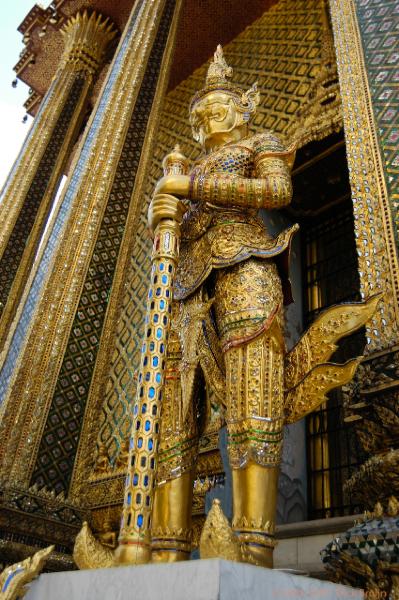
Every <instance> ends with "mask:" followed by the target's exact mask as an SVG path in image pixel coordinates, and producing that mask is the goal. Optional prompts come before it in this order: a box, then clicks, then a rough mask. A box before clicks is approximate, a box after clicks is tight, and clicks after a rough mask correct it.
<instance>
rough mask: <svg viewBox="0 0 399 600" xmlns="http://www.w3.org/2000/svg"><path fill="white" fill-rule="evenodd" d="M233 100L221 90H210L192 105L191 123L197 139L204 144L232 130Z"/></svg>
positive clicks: (233, 126)
mask: <svg viewBox="0 0 399 600" xmlns="http://www.w3.org/2000/svg"><path fill="white" fill-rule="evenodd" d="M237 116H238V114H237V108H236V106H235V104H234V100H233V99H232V97H231V96H229V95H228V94H224V93H223V92H210V93H209V94H207V95H206V96H204V98H201V100H199V101H198V102H197V103H196V104H195V105H194V107H193V109H192V113H191V124H192V126H193V130H194V132H195V137H196V138H198V141H199V142H200V143H201V144H202V145H205V143H206V141H207V140H209V139H211V138H214V139H215V138H217V136H221V135H222V134H225V133H228V132H230V131H232V130H233V129H234V128H235V127H236V126H237V121H238V119H237Z"/></svg>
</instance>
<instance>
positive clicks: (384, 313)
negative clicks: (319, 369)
mask: <svg viewBox="0 0 399 600" xmlns="http://www.w3.org/2000/svg"><path fill="white" fill-rule="evenodd" d="M330 10H331V17H332V24H333V32H334V42H335V50H336V56H337V65H338V73H339V81H340V88H341V97H342V110H343V117H344V130H345V139H346V151H347V158H348V167H349V177H350V183H351V189H352V199H353V207H354V208H353V212H354V219H355V235H356V244H357V251H358V262H359V274H360V285H361V293H362V296H363V297H364V298H367V297H369V296H371V295H372V294H375V293H376V292H378V291H382V292H384V298H383V299H382V301H381V302H380V305H379V308H378V309H377V312H376V314H375V315H374V317H373V318H372V319H371V322H370V323H369V324H368V327H367V341H368V344H367V352H368V353H372V352H377V351H379V350H383V349H386V348H389V347H390V346H393V345H394V344H396V343H397V342H398V333H399V265H398V258H397V254H396V246H395V239H394V231H393V223H392V214H391V210H390V206H389V198H388V192H387V188H386V183H385V178H384V172H383V162H382V158H381V153H380V148H379V145H378V141H377V133H376V126H375V122H374V117H373V110H372V101H371V96H370V89H369V84H368V79H367V71H366V66H365V62H364V55H363V47H362V42H361V38H360V32H359V27H358V22H357V16H356V10H355V4H354V2H353V0H330Z"/></svg>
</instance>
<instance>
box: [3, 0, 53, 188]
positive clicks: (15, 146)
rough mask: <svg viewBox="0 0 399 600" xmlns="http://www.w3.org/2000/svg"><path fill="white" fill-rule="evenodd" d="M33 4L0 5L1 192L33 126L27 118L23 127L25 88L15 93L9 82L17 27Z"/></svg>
mask: <svg viewBox="0 0 399 600" xmlns="http://www.w3.org/2000/svg"><path fill="white" fill-rule="evenodd" d="M49 3H50V0H48V2H46V3H45V4H44V5H45V6H47V5H48V4H49ZM34 4H35V1H34V0H14V1H13V2H1V7H0V188H1V187H2V186H3V183H4V180H5V178H6V177H7V174H8V172H9V170H10V169H11V167H12V165H13V162H14V160H15V158H16V156H17V154H18V152H19V149H20V147H21V145H22V142H23V141H24V138H25V136H26V134H27V132H28V130H29V127H30V125H31V123H32V119H31V118H30V117H29V119H28V123H26V124H23V123H22V119H23V117H24V115H25V109H24V107H23V104H24V102H25V100H26V99H27V98H28V90H29V88H28V86H27V85H25V84H24V83H22V81H18V85H17V87H16V88H15V89H14V88H13V87H11V82H12V81H13V79H15V72H14V71H13V66H14V65H16V63H17V62H18V59H19V54H20V52H21V50H22V49H23V48H24V45H23V44H22V35H21V34H20V33H19V32H18V31H17V27H18V25H20V23H21V22H22V21H23V19H24V17H25V15H26V14H27V13H28V12H29V10H30V9H31V7H32V6H33V5H34Z"/></svg>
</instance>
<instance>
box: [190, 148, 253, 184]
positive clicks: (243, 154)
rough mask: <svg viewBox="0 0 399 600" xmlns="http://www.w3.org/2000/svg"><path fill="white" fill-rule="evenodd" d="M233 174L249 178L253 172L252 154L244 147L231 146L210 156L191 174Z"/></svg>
mask: <svg viewBox="0 0 399 600" xmlns="http://www.w3.org/2000/svg"><path fill="white" fill-rule="evenodd" d="M216 172H218V173H221V172H222V173H234V174H235V175H239V176H241V177H251V174H252V172H253V160H252V152H251V151H250V150H249V148H245V146H231V147H228V148H226V147H225V148H223V149H222V150H219V151H218V152H215V153H214V154H210V155H209V156H207V157H205V158H204V159H203V160H201V162H199V163H198V164H197V165H196V166H195V167H194V169H193V174H195V175H202V174H205V173H216Z"/></svg>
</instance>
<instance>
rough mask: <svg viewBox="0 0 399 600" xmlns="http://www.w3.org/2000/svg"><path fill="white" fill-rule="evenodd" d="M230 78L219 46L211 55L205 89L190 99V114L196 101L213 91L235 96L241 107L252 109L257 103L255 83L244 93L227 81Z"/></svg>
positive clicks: (229, 68) (228, 67) (257, 95)
mask: <svg viewBox="0 0 399 600" xmlns="http://www.w3.org/2000/svg"><path fill="white" fill-rule="evenodd" d="M232 76H233V69H232V67H230V66H229V65H228V64H227V62H226V59H225V57H224V55H223V48H222V46H221V45H220V44H219V45H218V47H217V48H216V52H215V53H214V55H213V61H212V62H211V63H210V65H209V67H208V72H207V75H206V79H205V87H203V88H202V89H201V90H199V91H198V92H197V93H196V94H195V95H194V96H193V97H192V99H191V103H190V112H191V110H192V108H193V106H194V104H196V102H198V100H200V99H201V98H203V97H204V96H205V95H206V94H208V93H209V92H213V91H221V92H227V93H228V94H231V95H232V96H235V97H236V98H237V99H238V100H239V102H240V104H242V105H243V106H246V105H248V106H250V107H251V109H254V108H255V107H256V106H257V104H258V103H259V94H258V90H257V83H254V84H253V85H252V87H251V88H250V89H249V90H247V91H245V90H243V89H242V88H240V87H238V86H237V85H234V84H233V83H232V82H231V81H229V79H231V78H232Z"/></svg>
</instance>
